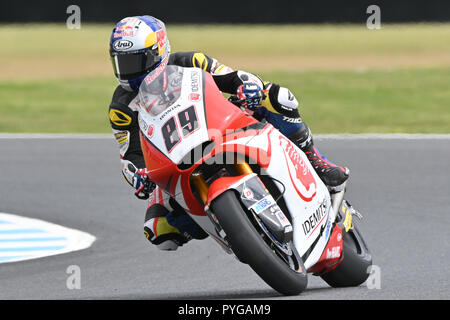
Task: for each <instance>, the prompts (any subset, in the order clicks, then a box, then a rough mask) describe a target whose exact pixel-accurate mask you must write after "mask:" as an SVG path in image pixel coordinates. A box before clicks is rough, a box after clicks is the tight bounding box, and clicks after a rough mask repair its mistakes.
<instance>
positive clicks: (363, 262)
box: [321, 226, 372, 288]
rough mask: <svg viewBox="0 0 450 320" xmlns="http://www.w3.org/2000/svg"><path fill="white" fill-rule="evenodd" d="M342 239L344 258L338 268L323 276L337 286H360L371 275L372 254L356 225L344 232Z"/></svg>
mask: <svg viewBox="0 0 450 320" xmlns="http://www.w3.org/2000/svg"><path fill="white" fill-rule="evenodd" d="M342 239H343V247H344V250H343V252H344V259H343V260H342V262H341V263H340V264H339V265H338V266H337V267H336V269H333V270H331V271H329V272H327V273H325V274H323V275H321V278H322V279H323V280H325V282H326V283H328V284H329V285H330V286H332V287H335V288H337V287H355V286H359V285H360V284H362V283H363V282H364V281H366V280H367V278H368V277H369V270H368V268H369V267H370V266H371V265H372V255H371V254H370V252H369V250H368V248H367V246H366V244H365V242H364V240H363V238H362V236H361V234H360V233H359V231H358V228H356V226H355V227H354V228H353V229H352V230H349V232H343V238H342Z"/></svg>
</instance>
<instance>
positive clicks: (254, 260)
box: [211, 190, 308, 295]
mask: <svg viewBox="0 0 450 320" xmlns="http://www.w3.org/2000/svg"><path fill="white" fill-rule="evenodd" d="M211 209H212V211H213V212H214V214H215V215H216V217H217V219H218V220H219V223H220V225H221V227H222V228H223V230H224V231H225V233H226V237H225V240H227V242H228V243H229V244H230V246H231V248H232V250H233V252H234V254H235V255H236V256H237V257H238V258H239V260H241V261H245V263H247V264H248V265H249V266H250V267H251V268H252V269H253V270H254V271H255V272H256V273H257V274H258V275H259V276H260V277H261V278H262V279H263V280H264V281H265V282H266V283H267V284H268V285H270V286H271V287H272V288H273V289H275V290H276V291H278V292H280V293H282V294H284V295H297V294H299V293H300V292H302V291H304V290H305V289H306V286H307V283H308V279H307V274H306V270H305V267H304V265H303V262H302V261H301V259H300V262H299V263H300V264H301V272H296V271H294V270H293V269H291V268H290V267H289V265H288V264H287V263H286V262H285V261H283V260H282V259H281V258H280V257H279V256H278V255H277V254H276V253H275V252H274V251H273V250H272V249H271V248H270V247H269V245H268V244H267V243H266V242H265V241H264V239H263V238H262V235H261V234H260V233H259V232H258V230H257V229H256V228H255V227H254V225H253V224H252V222H251V221H250V220H249V217H248V216H247V214H246V212H245V211H244V209H243V208H242V206H241V203H240V202H239V200H238V198H237V195H236V193H235V192H234V191H233V190H228V191H225V192H224V193H223V194H221V195H220V196H219V197H217V198H216V199H215V200H214V201H213V202H212V204H211Z"/></svg>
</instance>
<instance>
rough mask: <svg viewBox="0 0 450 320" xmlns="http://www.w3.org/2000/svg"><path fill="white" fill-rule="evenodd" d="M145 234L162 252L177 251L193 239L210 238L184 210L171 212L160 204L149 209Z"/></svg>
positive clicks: (146, 215)
mask: <svg viewBox="0 0 450 320" xmlns="http://www.w3.org/2000/svg"><path fill="white" fill-rule="evenodd" d="M144 233H145V236H146V237H147V239H148V240H149V241H150V242H151V243H152V244H154V245H156V246H157V247H158V249H160V250H176V249H178V247H181V246H182V245H183V244H185V243H187V242H188V241H190V240H192V239H205V238H206V237H207V236H208V234H207V233H205V231H203V230H202V229H201V228H200V227H199V225H198V224H197V223H195V221H194V220H192V218H191V217H190V216H189V215H188V214H187V213H186V212H184V210H183V211H182V212H181V211H180V210H173V211H169V210H168V209H167V208H166V207H164V206H163V205H161V204H159V203H156V204H154V205H152V206H151V207H149V208H148V209H147V213H146V214H145V223H144Z"/></svg>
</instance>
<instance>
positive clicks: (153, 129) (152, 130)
mask: <svg viewBox="0 0 450 320" xmlns="http://www.w3.org/2000/svg"><path fill="white" fill-rule="evenodd" d="M154 132H155V126H154V125H152V124H151V125H149V126H148V130H147V135H148V137H149V138H150V139H151V138H152V137H153V133H154Z"/></svg>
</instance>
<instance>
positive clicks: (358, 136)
mask: <svg viewBox="0 0 450 320" xmlns="http://www.w3.org/2000/svg"><path fill="white" fill-rule="evenodd" d="M314 137H315V138H318V139H324V140H327V139H330V140H426V139H433V140H449V139H450V134H426V133H425V134H422V133H411V134H410V133H355V134H351V133H339V134H316V135H314ZM0 139H80V140H83V139H107V140H112V139H114V135H113V134H112V133H56V134H55V133H0Z"/></svg>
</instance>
